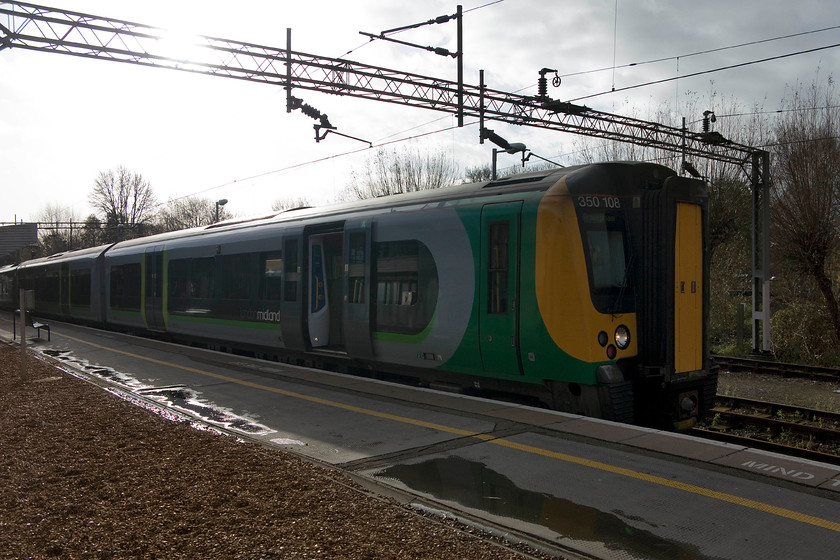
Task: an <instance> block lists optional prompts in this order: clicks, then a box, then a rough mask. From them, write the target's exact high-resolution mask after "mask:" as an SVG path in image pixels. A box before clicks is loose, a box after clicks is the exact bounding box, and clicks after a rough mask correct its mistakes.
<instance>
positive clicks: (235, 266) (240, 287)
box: [221, 254, 251, 299]
mask: <svg viewBox="0 0 840 560" xmlns="http://www.w3.org/2000/svg"><path fill="white" fill-rule="evenodd" d="M250 257H251V255H249V254H239V255H225V256H223V257H222V269H221V276H222V278H221V280H222V282H221V299H249V298H250V297H251V293H250V292H251V290H250V287H251V286H250V282H249V278H250V277H251V270H250V266H249V261H250Z"/></svg>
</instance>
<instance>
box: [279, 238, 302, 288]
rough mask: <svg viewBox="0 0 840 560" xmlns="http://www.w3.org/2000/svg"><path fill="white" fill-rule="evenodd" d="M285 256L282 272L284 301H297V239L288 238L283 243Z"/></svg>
mask: <svg viewBox="0 0 840 560" xmlns="http://www.w3.org/2000/svg"><path fill="white" fill-rule="evenodd" d="M285 250H286V258H285V261H284V265H283V266H284V273H285V275H286V287H285V290H284V293H283V299H284V300H285V301H297V299H298V298H297V293H298V276H299V273H298V267H299V266H300V265H299V264H298V240H297V239H288V240H286V244H285Z"/></svg>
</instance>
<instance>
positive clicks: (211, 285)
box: [187, 257, 216, 299]
mask: <svg viewBox="0 0 840 560" xmlns="http://www.w3.org/2000/svg"><path fill="white" fill-rule="evenodd" d="M215 287H216V259H214V258H213V257H205V258H201V259H192V260H191V262H190V283H189V286H187V293H188V295H189V296H191V297H194V298H199V299H210V298H212V297H214V290H215Z"/></svg>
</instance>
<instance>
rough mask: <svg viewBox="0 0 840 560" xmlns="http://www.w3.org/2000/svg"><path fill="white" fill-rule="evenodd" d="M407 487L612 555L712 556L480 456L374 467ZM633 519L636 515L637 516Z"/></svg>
mask: <svg viewBox="0 0 840 560" xmlns="http://www.w3.org/2000/svg"><path fill="white" fill-rule="evenodd" d="M374 476H376V477H378V478H390V479H395V480H398V481H400V482H402V483H403V484H405V485H406V486H408V487H409V488H410V489H412V490H414V491H417V492H422V493H424V494H430V495H432V496H434V497H435V498H438V499H441V500H447V501H455V502H457V503H459V504H461V505H462V506H465V507H467V508H471V509H477V510H481V511H484V512H488V513H491V514H494V515H498V516H503V517H508V518H513V519H517V520H520V521H524V522H527V523H532V524H537V525H541V526H543V527H545V528H547V529H549V530H551V531H553V532H554V533H557V535H558V538H557V540H558V542H560V541H561V540H564V539H571V540H573V541H578V542H580V541H584V542H587V543H600V544H601V545H602V546H603V548H604V549H606V550H609V551H611V552H615V553H616V557H621V558H633V559H635V558H639V559H663V560H664V559H669V560H671V559H679V560H710V559H709V557H707V556H703V555H702V554H700V553H699V552H698V551H697V550H696V547H694V546H691V545H687V544H682V543H678V542H674V541H670V540H667V539H663V538H661V537H659V536H657V535H655V534H653V533H652V532H650V531H646V530H644V529H639V528H637V527H635V526H631V525H629V524H628V523H627V522H626V521H625V519H629V516H627V515H624V516H622V515H621V512H612V513H610V512H604V511H600V510H598V509H595V508H592V507H589V506H584V505H580V504H576V503H574V502H572V501H569V500H565V499H563V498H557V497H555V496H551V495H548V494H542V493H539V492H533V491H530V490H523V489H521V488H518V487H517V486H516V485H515V484H514V483H513V481H511V480H510V479H509V478H507V477H506V476H504V475H503V474H501V473H498V472H496V471H494V470H492V469H489V468H487V466H486V465H484V464H483V463H479V462H473V461H467V460H466V459H462V458H460V457H446V458H438V459H432V460H429V461H424V462H422V463H416V464H411V465H406V464H400V465H394V466H392V467H389V468H387V469H385V470H383V471H380V472H378V473H375V474H374ZM636 521H639V520H638V519H636Z"/></svg>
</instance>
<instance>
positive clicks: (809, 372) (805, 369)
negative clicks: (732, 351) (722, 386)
mask: <svg viewBox="0 0 840 560" xmlns="http://www.w3.org/2000/svg"><path fill="white" fill-rule="evenodd" d="M713 357H714V359H715V361H716V362H717V363H718V365H720V367H721V368H723V369H726V370H729V371H731V372H752V373H757V374H764V375H778V376H780V377H797V378H804V379H813V380H817V381H840V369H838V368H829V367H821V366H806V365H802V364H791V363H785V362H774V361H769V360H761V359H754V358H734V357H732V356H713Z"/></svg>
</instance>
